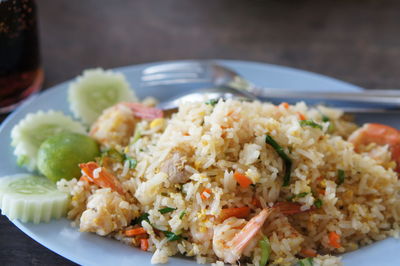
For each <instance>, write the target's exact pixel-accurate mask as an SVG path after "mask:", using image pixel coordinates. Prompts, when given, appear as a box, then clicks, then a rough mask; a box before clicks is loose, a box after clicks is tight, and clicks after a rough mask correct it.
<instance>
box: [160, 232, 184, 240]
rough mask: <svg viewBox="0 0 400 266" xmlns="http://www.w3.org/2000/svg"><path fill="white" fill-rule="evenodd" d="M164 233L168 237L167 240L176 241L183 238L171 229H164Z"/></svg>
mask: <svg viewBox="0 0 400 266" xmlns="http://www.w3.org/2000/svg"><path fill="white" fill-rule="evenodd" d="M162 232H163V233H164V235H165V236H166V237H167V241H168V242H171V241H176V240H180V239H182V236H181V235H177V234H175V233H172V232H170V231H162Z"/></svg>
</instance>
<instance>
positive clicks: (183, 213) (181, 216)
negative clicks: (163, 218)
mask: <svg viewBox="0 0 400 266" xmlns="http://www.w3.org/2000/svg"><path fill="white" fill-rule="evenodd" d="M185 214H186V211H182V212H181V214H179V219H181V220H182V218H183V216H185Z"/></svg>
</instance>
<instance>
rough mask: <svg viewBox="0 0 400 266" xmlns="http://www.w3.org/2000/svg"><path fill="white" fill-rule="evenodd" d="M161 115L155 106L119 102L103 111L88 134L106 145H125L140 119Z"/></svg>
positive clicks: (154, 117) (159, 116)
mask: <svg viewBox="0 0 400 266" xmlns="http://www.w3.org/2000/svg"><path fill="white" fill-rule="evenodd" d="M161 117H163V112H162V111H161V110H159V109H157V108H152V107H147V106H145V105H143V104H140V103H119V104H116V105H114V106H112V107H110V108H108V109H106V110H104V111H103V113H102V114H101V115H100V117H99V118H98V119H97V120H96V122H94V124H93V125H92V127H91V129H90V132H89V135H90V136H91V137H93V138H94V139H96V140H97V141H98V142H100V143H101V144H102V145H104V146H107V147H115V146H118V145H120V146H126V145H128V143H129V138H130V137H131V136H132V135H133V133H134V131H135V127H136V124H137V123H138V122H139V121H140V119H147V120H152V119H156V118H161Z"/></svg>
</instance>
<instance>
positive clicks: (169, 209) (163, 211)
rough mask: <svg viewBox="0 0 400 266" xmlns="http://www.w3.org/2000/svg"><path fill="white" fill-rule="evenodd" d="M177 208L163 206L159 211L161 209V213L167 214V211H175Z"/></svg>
mask: <svg viewBox="0 0 400 266" xmlns="http://www.w3.org/2000/svg"><path fill="white" fill-rule="evenodd" d="M175 210H176V208H170V207H166V208H163V209H159V210H158V211H159V212H160V213H161V214H165V213H169V212H173V211H175Z"/></svg>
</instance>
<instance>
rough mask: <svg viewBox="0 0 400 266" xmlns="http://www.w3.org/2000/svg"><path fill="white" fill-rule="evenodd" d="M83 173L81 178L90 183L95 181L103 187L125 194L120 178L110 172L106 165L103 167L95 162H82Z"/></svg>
mask: <svg viewBox="0 0 400 266" xmlns="http://www.w3.org/2000/svg"><path fill="white" fill-rule="evenodd" d="M79 167H80V168H81V171H82V173H83V175H82V177H81V180H83V181H86V182H88V183H90V182H93V183H95V184H96V185H98V186H99V187H102V188H111V189H112V190H114V191H117V192H118V193H119V194H121V195H123V194H124V189H123V187H122V184H121V183H120V182H119V180H118V179H117V178H116V177H115V176H114V175H113V174H111V173H109V172H108V171H107V170H106V169H105V168H104V167H101V166H100V165H98V164H97V163H95V162H88V163H81V164H79Z"/></svg>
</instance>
